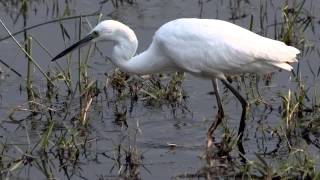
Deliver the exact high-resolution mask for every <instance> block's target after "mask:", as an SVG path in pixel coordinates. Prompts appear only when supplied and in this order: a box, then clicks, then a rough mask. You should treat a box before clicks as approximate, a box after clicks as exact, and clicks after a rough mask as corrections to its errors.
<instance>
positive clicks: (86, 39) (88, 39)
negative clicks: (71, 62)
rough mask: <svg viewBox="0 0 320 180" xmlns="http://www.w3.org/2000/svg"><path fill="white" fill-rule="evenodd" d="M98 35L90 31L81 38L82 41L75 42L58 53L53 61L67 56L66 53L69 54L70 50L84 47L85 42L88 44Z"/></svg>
mask: <svg viewBox="0 0 320 180" xmlns="http://www.w3.org/2000/svg"><path fill="white" fill-rule="evenodd" d="M96 37H97V33H90V34H88V35H87V36H86V37H84V38H83V39H81V40H80V41H78V42H76V43H74V44H73V45H71V46H70V47H68V48H67V49H65V50H64V51H62V52H61V53H60V54H58V55H57V56H56V57H54V58H53V59H52V60H51V61H55V60H57V59H59V58H61V57H63V56H65V55H66V54H68V53H69V52H71V51H72V50H74V49H76V48H77V47H82V46H84V45H85V44H87V43H88V42H90V41H91V40H92V39H94V38H96Z"/></svg>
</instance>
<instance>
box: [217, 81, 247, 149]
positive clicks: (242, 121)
mask: <svg viewBox="0 0 320 180" xmlns="http://www.w3.org/2000/svg"><path fill="white" fill-rule="evenodd" d="M221 81H222V83H223V84H224V85H225V86H226V87H227V88H228V89H229V90H230V91H231V92H232V93H233V94H234V95H235V96H236V97H237V99H238V100H239V101H240V103H241V105H242V114H241V119H240V125H239V130H238V136H239V140H238V148H239V151H240V152H241V153H243V154H244V153H245V151H244V148H243V145H242V137H243V132H244V129H245V126H246V122H245V121H246V113H247V108H248V103H247V101H246V100H245V99H244V98H243V97H242V95H241V94H240V93H239V92H238V91H237V90H236V89H235V88H234V87H233V86H232V85H231V84H229V83H228V82H227V81H225V80H223V79H222V80H221Z"/></svg>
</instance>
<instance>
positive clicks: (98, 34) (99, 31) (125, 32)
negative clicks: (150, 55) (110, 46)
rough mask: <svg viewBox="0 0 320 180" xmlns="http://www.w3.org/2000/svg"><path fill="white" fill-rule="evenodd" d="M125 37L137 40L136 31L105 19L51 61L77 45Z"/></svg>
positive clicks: (114, 40) (119, 39)
mask: <svg viewBox="0 0 320 180" xmlns="http://www.w3.org/2000/svg"><path fill="white" fill-rule="evenodd" d="M123 39H125V40H129V41H136V36H135V34H134V32H133V31H132V30H131V29H130V28H129V27H128V26H126V25H124V24H122V23H121V22H118V21H114V20H105V21H102V22H100V23H99V24H98V25H97V26H96V27H94V28H93V29H92V30H91V31H90V33H89V34H88V35H87V36H85V37H84V38H82V39H81V40H80V41H78V42H76V43H74V44H73V45H71V46H70V47H68V48H67V49H65V50H64V51H62V52H61V53H60V54H58V55H57V56H55V57H54V58H53V59H52V60H51V61H55V60H57V59H59V58H61V57H63V56H65V55H66V54H68V53H69V52H71V51H72V50H74V49H76V48H77V47H81V46H84V45H86V44H88V43H92V42H94V43H95V42H99V41H113V42H115V43H117V42H119V41H122V40H123Z"/></svg>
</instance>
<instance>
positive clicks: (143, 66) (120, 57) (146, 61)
mask: <svg viewBox="0 0 320 180" xmlns="http://www.w3.org/2000/svg"><path fill="white" fill-rule="evenodd" d="M113 41H114V48H113V51H112V56H111V61H112V62H113V63H114V64H115V65H116V66H118V67H119V68H120V70H122V71H124V72H127V73H133V74H151V73H157V72H162V71H171V69H172V63H170V62H169V61H170V60H169V59H168V57H164V56H163V54H161V52H159V47H158V45H157V43H156V42H155V41H153V42H152V43H151V45H150V46H149V48H148V49H147V50H146V51H144V52H142V53H141V54H139V55H136V56H134V54H135V53H136V50H137V48H138V40H137V37H136V35H135V34H134V32H133V31H132V30H131V29H130V28H129V27H127V28H126V29H124V30H123V31H122V32H121V36H117V37H116V38H114V39H113ZM133 56H134V57H133ZM175 69H176V68H175Z"/></svg>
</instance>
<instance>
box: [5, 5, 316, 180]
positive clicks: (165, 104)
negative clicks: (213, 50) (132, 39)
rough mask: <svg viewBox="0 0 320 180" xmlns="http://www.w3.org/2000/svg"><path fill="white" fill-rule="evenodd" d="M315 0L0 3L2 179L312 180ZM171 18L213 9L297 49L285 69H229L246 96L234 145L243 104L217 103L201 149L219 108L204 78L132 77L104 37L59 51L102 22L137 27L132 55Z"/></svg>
mask: <svg viewBox="0 0 320 180" xmlns="http://www.w3.org/2000/svg"><path fill="white" fill-rule="evenodd" d="M319 4H320V3H319V1H318V0H303V1H300V0H292V1H287V0H281V1H278V0H259V1H253V0H252V1H251V0H227V1H220V0H209V1H207V0H205V1H204V0H199V1H192V0H188V1H183V0H177V1H169V0H168V1H167V0H165V1H145V0H109V1H108V0H106V1H99V0H94V1H90V2H87V1H74V0H64V1H62V0H47V1H45V0H25V1H19V0H0V14H1V15H0V19H1V25H2V26H1V31H0V54H1V56H0V63H1V64H0V67H1V74H0V78H1V79H0V117H1V118H0V177H1V179H34V178H36V177H38V178H39V177H40V178H41V179H45V178H47V179H119V178H122V179H151V178H152V179H169V178H175V179H192V178H203V179H214V178H226V179H227V178H236V179H260V178H261V179H319V178H320V171H319V165H320V164H319V150H320V133H319V132H320V119H319V117H320V108H319V107H320V94H319V76H320V61H319V60H320V51H319V47H320V46H319V45H320V43H319V37H320V36H319V32H320V31H319V30H320V27H319V21H320V17H319V13H318V12H319V10H320V5H319ZM179 17H201V18H218V19H223V20H228V21H230V22H233V23H235V24H238V25H241V26H242V27H245V28H247V29H250V30H252V31H254V32H256V33H258V34H261V35H263V36H267V37H270V38H273V39H278V40H281V41H283V42H285V43H286V44H290V45H292V46H295V47H297V48H299V49H300V50H301V52H302V53H301V55H300V56H299V63H297V64H296V65H294V67H295V68H294V71H293V72H292V73H287V72H280V71H279V72H274V73H271V74H267V75H264V76H260V77H259V76H257V75H255V74H246V75H242V76H239V77H232V79H231V80H232V84H233V85H234V86H235V87H237V88H238V89H239V90H240V91H241V93H242V94H243V95H245V97H246V98H247V100H248V101H249V102H250V108H249V113H248V117H247V124H248V126H247V129H246V132H245V134H244V142H243V144H244V148H245V150H246V154H244V155H243V154H241V153H239V151H238V149H237V146H236V144H237V136H236V129H237V128H238V119H239V116H240V113H241V106H240V104H238V102H237V101H236V100H235V99H234V97H233V96H232V94H231V93H230V92H228V91H227V90H226V89H224V88H223V86H220V90H221V93H222V95H223V96H222V101H223V105H224V106H225V108H226V109H227V110H226V112H229V113H228V114H226V116H227V117H226V118H225V119H224V121H223V125H222V126H220V127H219V128H218V131H217V132H216V133H215V134H216V137H215V143H216V144H215V147H216V148H214V149H213V150H210V151H209V152H208V151H206V149H205V146H204V145H205V137H206V131H207V129H208V127H209V125H210V124H211V121H212V120H213V118H214V117H215V115H216V111H217V107H216V104H215V100H214V96H213V93H212V92H209V91H210V90H211V84H210V82H209V81H207V80H202V79H197V78H195V77H192V76H190V75H188V74H181V73H173V74H165V73H163V74H155V75H148V76H132V75H131V76H130V75H128V74H125V73H123V72H121V71H119V70H118V69H117V68H115V67H114V66H113V65H112V64H111V63H110V62H109V61H108V56H109V53H110V50H109V49H110V48H108V47H109V45H108V44H102V45H92V46H90V47H83V48H81V49H79V50H77V51H75V52H73V53H72V54H70V55H68V56H67V57H66V58H65V60H61V61H59V62H55V63H51V62H50V60H51V58H52V57H53V55H55V54H56V53H57V52H59V51H61V50H62V49H64V48H65V47H66V46H68V45H70V44H71V43H73V42H75V41H77V40H78V39H80V38H81V37H83V36H84V35H85V34H86V33H87V32H88V31H89V30H90V29H91V28H92V27H93V26H94V25H96V24H97V23H98V22H100V21H101V20H103V19H110V18H112V19H117V20H119V21H122V22H125V23H126V24H128V25H130V26H131V27H132V28H133V29H135V31H136V32H137V35H138V39H139V43H140V49H139V50H138V51H139V52H141V51H142V50H143V49H145V48H146V47H147V46H148V44H149V43H150V41H151V37H152V35H153V33H154V31H155V30H156V29H157V28H158V27H159V26H160V25H161V24H163V23H164V22H167V21H169V20H171V19H176V18H179Z"/></svg>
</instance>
